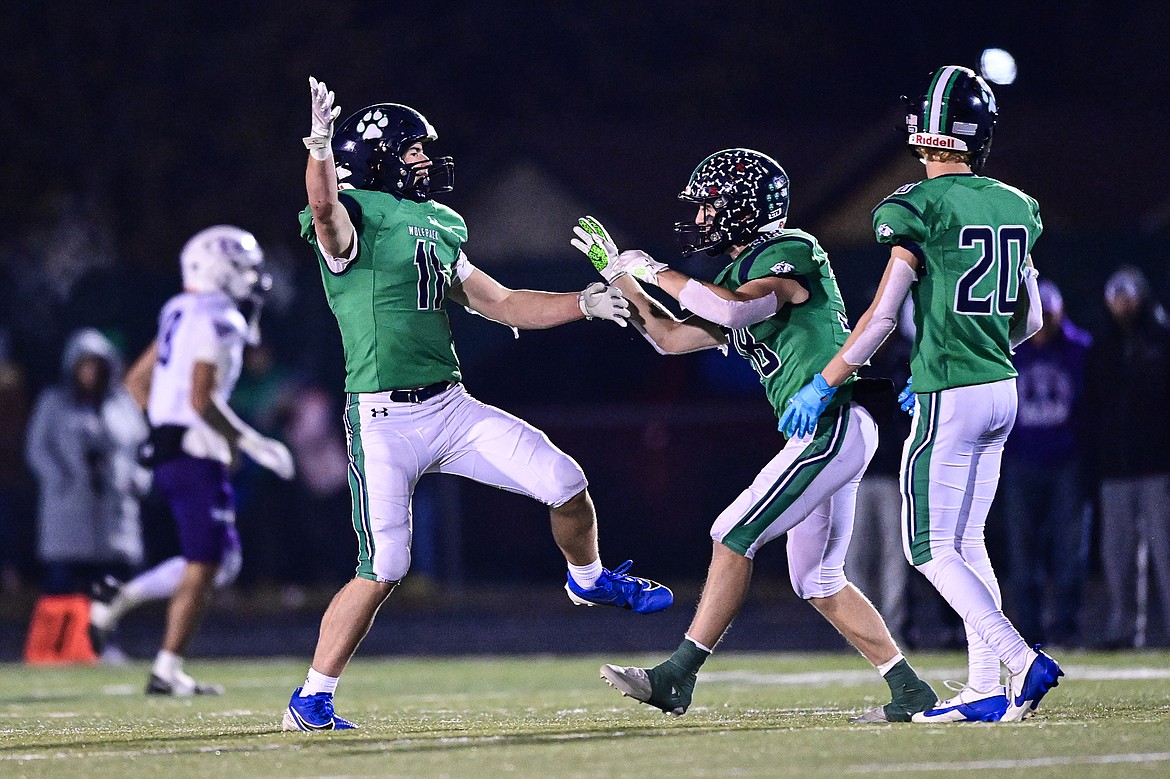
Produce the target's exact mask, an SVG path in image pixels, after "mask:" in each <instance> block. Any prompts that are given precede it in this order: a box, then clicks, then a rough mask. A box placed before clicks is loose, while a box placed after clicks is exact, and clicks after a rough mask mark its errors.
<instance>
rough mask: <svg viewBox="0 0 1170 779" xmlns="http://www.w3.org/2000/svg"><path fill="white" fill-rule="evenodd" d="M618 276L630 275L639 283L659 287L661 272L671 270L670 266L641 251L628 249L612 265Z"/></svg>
mask: <svg viewBox="0 0 1170 779" xmlns="http://www.w3.org/2000/svg"><path fill="white" fill-rule="evenodd" d="M610 265H611V266H612V268H613V270H614V271H615V272H616V273H617V274H619V275H620V274H622V273H628V274H630V275H631V276H633V277H634V278H636V279H638V280H639V281H644V282H646V283H647V284H653V285H654V286H658V273H659V271H664V270H670V266H669V265H667V264H666V263H664V262H659V261H658V260H656V259H654V258H653V257H651V256H650V255H649V254H647V253H646V252H644V251H642V250H641V249H627V250H626V251H624V252H622V253H621V254H619V255H618V257H617V259H616V260H614V261H613V262H611V263H610Z"/></svg>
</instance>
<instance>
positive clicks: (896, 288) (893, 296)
mask: <svg viewBox="0 0 1170 779" xmlns="http://www.w3.org/2000/svg"><path fill="white" fill-rule="evenodd" d="M914 281H915V275H914V269H913V268H911V267H910V266H909V265H907V264H906V263H904V262H902V261H900V260H899V261H896V262H894V263H893V264H892V266H891V268H890V277H889V279H888V280H887V283H886V286H885V287H884V288H883V289H882V294H881V297H880V298H878V299H877V300H876V301H874V306H873V315H872V316H871V317H870V318H869V324H868V325H866V327H865V329H864V330H863V331H861V332H860V333H858V335H857V340H856V341H854V342H853V345H852V346H850V347H849V349H847V350H846V351H845V353H844V354H842V355H841V357H842V359H844V360H845V362H847V363H849V364H850V365H865V364H866V363H867V362H869V358H870V357H873V355H874V353H875V352H877V350H878V349H879V348H880V347H881V345H882V344H883V343H884V342H885V340H886V338H888V337H889V335H890V333H892V332H894V328H895V327H897V326H898V313H899V312H900V311H901V310H902V301H903V300H905V299H906V294H907V293H908V292H910V287H911V286H912V285H913V284H914Z"/></svg>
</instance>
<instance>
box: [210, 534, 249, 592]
mask: <svg viewBox="0 0 1170 779" xmlns="http://www.w3.org/2000/svg"><path fill="white" fill-rule="evenodd" d="M243 567H244V554H243V552H241V551H240V545H239V544H232V545H231V546H229V547H228V548H227V549H224V550H223V558H222V559H221V560H220V561H219V568H217V569H216V570H215V586H216V587H217V588H219V589H223V588H224V587H229V586H231V584H232V582H234V581H235V580H236V578H237V577H238V576H239V575H240V569H241V568H243Z"/></svg>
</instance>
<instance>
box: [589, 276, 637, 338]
mask: <svg viewBox="0 0 1170 779" xmlns="http://www.w3.org/2000/svg"><path fill="white" fill-rule="evenodd" d="M577 305H579V306H580V307H581V313H582V314H584V315H585V318H586V319H593V318H594V317H597V318H599V319H608V320H610V321H611V322H617V323H618V324H619V325H621V326H622V327H625V326H626V320H627V319H629V318H630V304H629V301H627V300H626V296H625V295H623V294H622V291H621V290H620V289H618V288H617V287H608V286H606V285H605V284H603V283H601V282H600V281H595V282H593V283H592V284H590V285H589V286H588V287H586V288H585V289H584V290H582V291H581V294H580V295H578V296H577Z"/></svg>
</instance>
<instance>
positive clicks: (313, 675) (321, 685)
mask: <svg viewBox="0 0 1170 779" xmlns="http://www.w3.org/2000/svg"><path fill="white" fill-rule="evenodd" d="M340 679H341V677H338V676H326V675H325V674H323V673H318V672H317V671H314V670H313V669H312V668H311V667H310V668H309V673H308V674H307V675H306V676H305V684H304V686H302V687H301V695H300V697H302V698H304V697H305V696H306V695H316V694H317V693H319V692H327V693H329V694H330V695H332V694H333V691H334V690H336V689H337V682H338V681H340Z"/></svg>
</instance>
